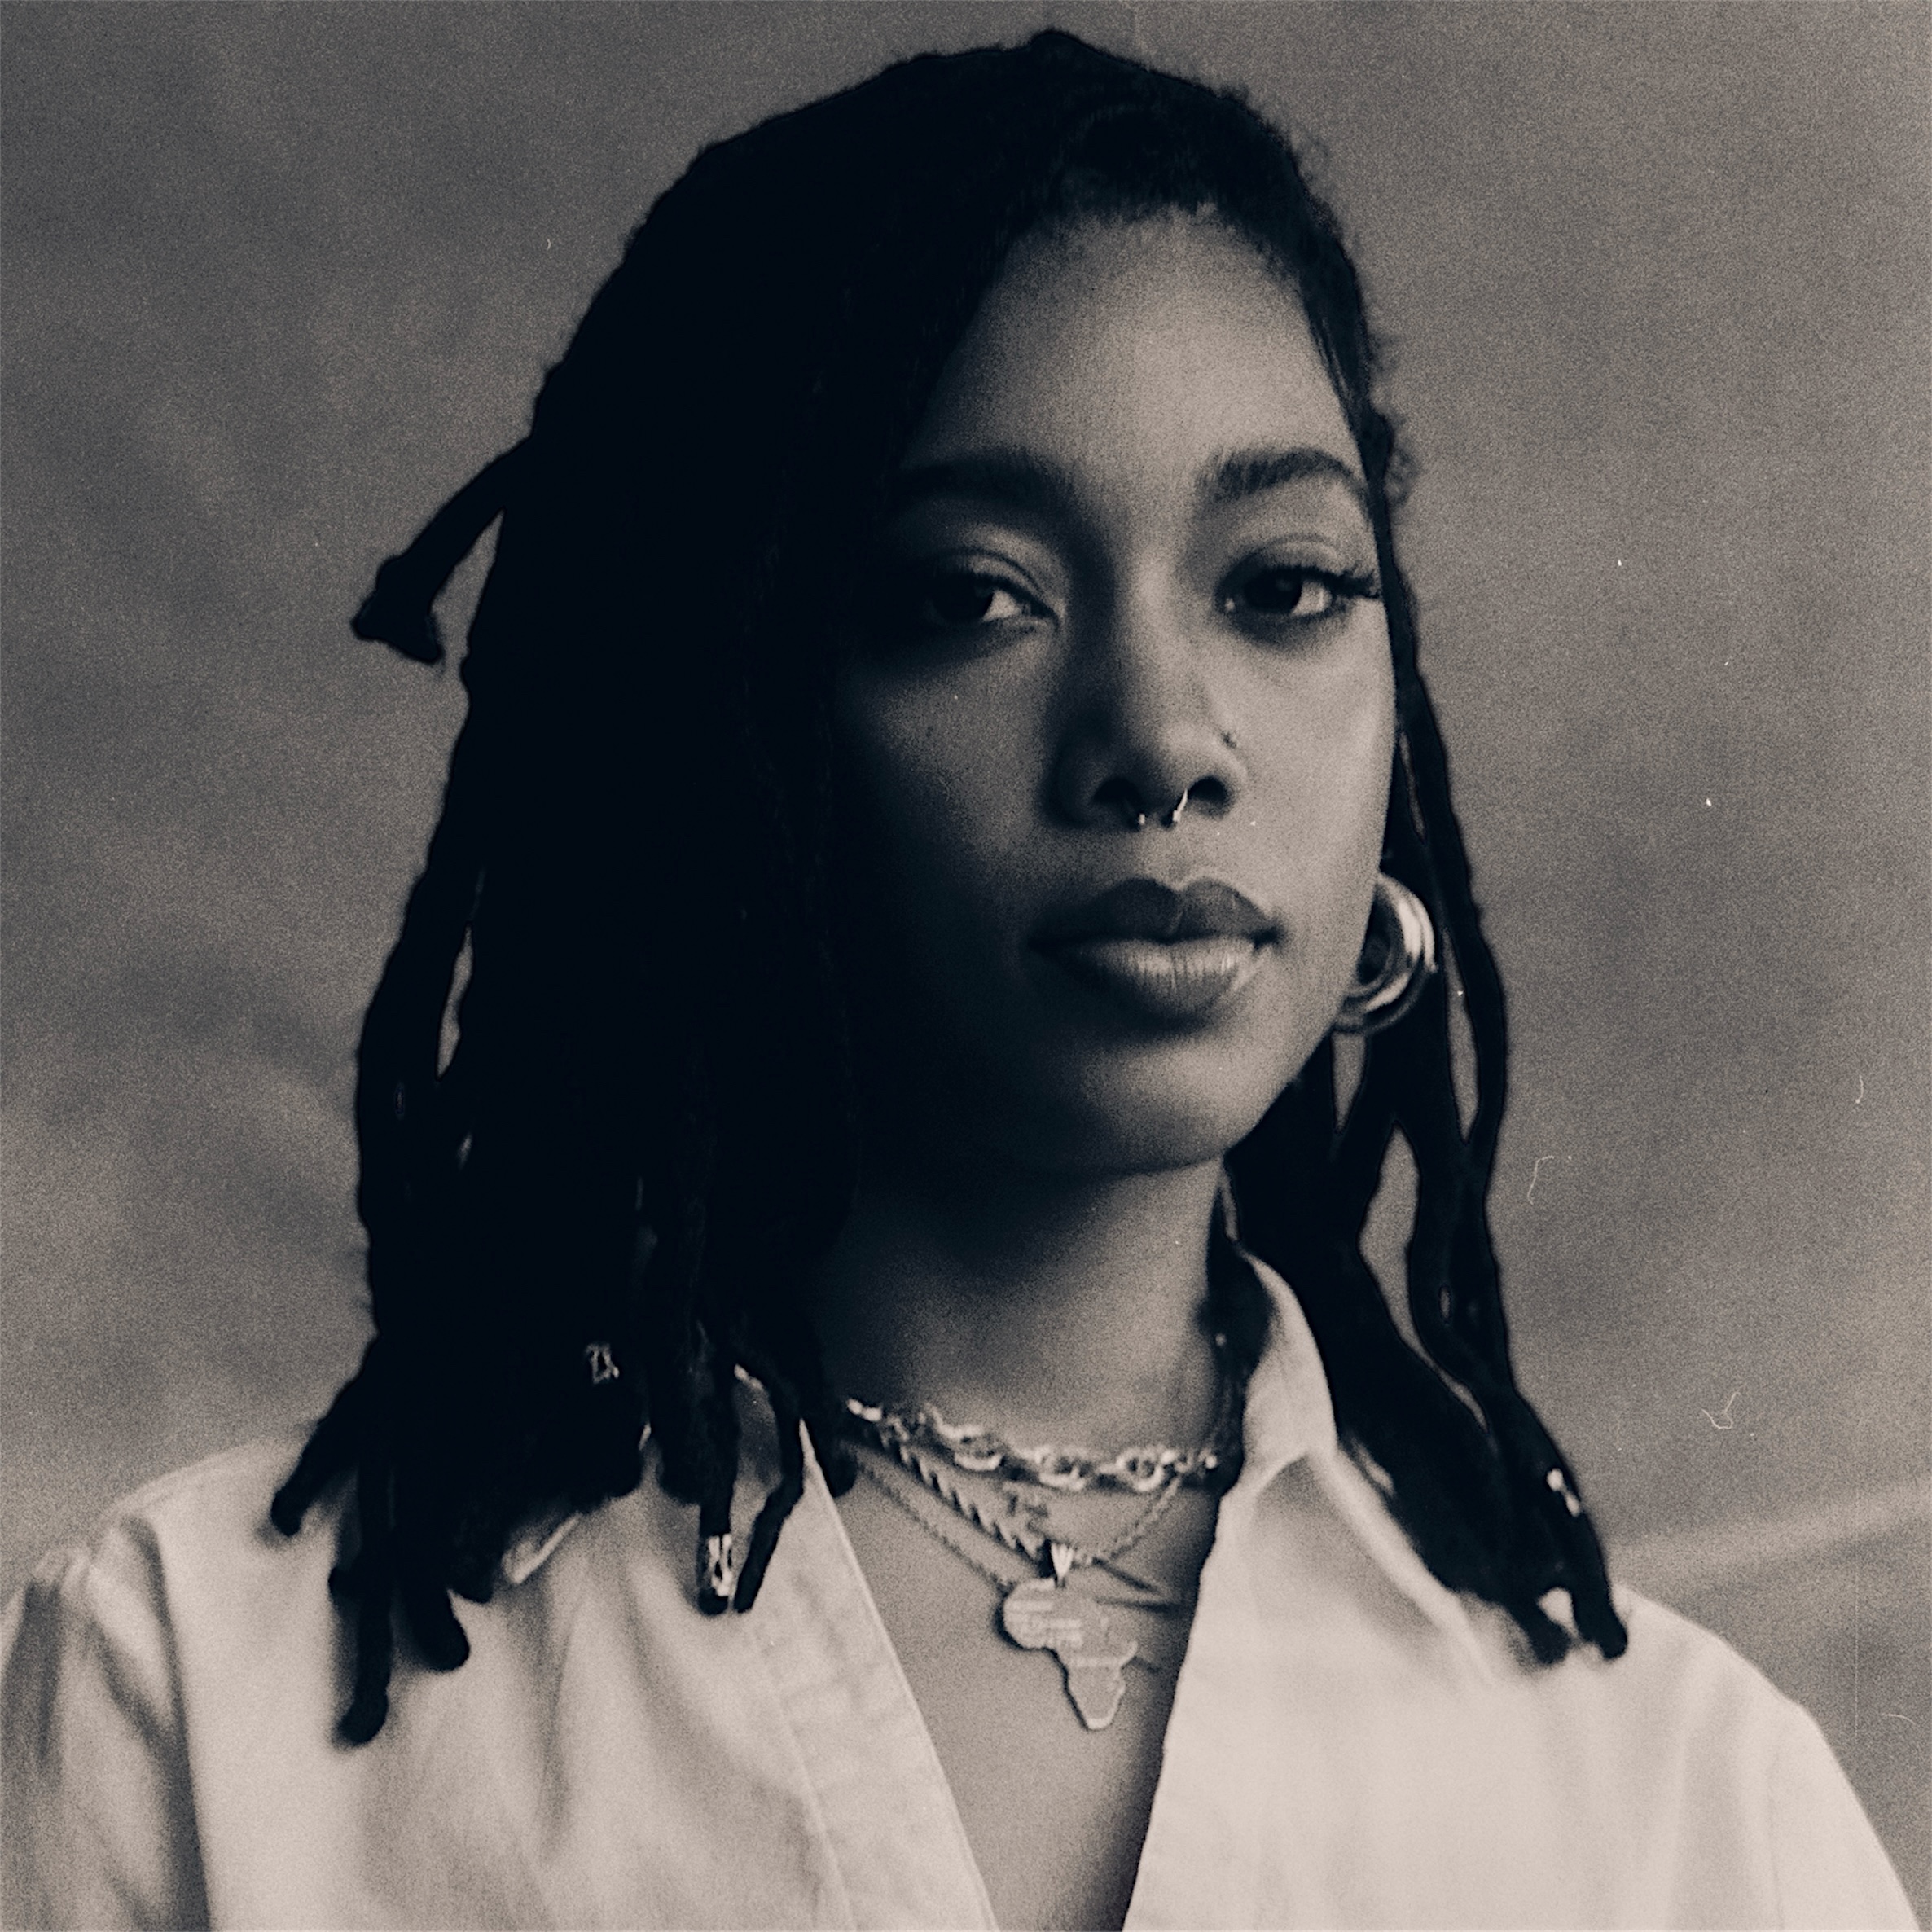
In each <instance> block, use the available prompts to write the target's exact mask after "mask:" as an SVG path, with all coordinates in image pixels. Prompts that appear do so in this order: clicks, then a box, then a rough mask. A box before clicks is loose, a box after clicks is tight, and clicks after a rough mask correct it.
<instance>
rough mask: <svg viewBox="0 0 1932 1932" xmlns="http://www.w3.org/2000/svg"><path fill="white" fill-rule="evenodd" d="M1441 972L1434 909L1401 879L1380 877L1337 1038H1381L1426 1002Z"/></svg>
mask: <svg viewBox="0 0 1932 1932" xmlns="http://www.w3.org/2000/svg"><path fill="white" fill-rule="evenodd" d="M1435 969H1436V929H1435V926H1434V924H1433V922H1432V921H1431V920H1430V919H1429V908H1428V907H1426V906H1425V905H1424V904H1423V902H1421V900H1420V899H1419V898H1417V897H1416V894H1414V893H1412V892H1411V891H1410V890H1409V889H1408V888H1407V886H1406V885H1403V883H1402V881H1401V880H1399V879H1391V878H1390V876H1389V875H1388V874H1387V873H1386V872H1377V874H1376V876H1375V903H1374V905H1373V906H1372V907H1371V908H1370V911H1369V914H1368V933H1367V934H1366V936H1365V937H1363V941H1362V956H1361V959H1360V960H1359V963H1358V964H1357V965H1356V968H1355V984H1354V985H1353V986H1350V988H1349V990H1348V991H1347V992H1346V994H1345V995H1343V996H1342V1001H1341V1012H1338V1013H1337V1015H1336V1016H1335V1030H1336V1032H1337V1033H1380V1032H1381V1030H1382V1029H1383V1028H1384V1027H1385V1026H1393V1025H1394V1024H1395V1022H1396V1021H1398V1020H1399V1019H1401V1018H1402V1017H1403V1015H1404V1014H1406V1013H1407V1012H1408V1010H1409V1009H1410V1008H1412V1006H1414V1004H1415V1003H1416V1001H1417V1000H1418V999H1420V997H1421V996H1422V989H1423V988H1424V987H1425V986H1427V985H1428V984H1429V977H1430V975H1431V974H1433V973H1434V971H1435Z"/></svg>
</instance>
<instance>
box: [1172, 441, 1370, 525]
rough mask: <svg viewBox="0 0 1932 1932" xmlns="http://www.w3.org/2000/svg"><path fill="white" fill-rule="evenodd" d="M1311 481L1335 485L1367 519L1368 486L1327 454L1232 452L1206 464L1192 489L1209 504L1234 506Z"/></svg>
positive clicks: (1304, 450)
mask: <svg viewBox="0 0 1932 1932" xmlns="http://www.w3.org/2000/svg"><path fill="white" fill-rule="evenodd" d="M1311 479H1312V480H1314V481H1321V482H1328V483H1339V484H1340V485H1341V487H1342V488H1343V489H1344V490H1346V491H1347V492H1348V493H1349V494H1350V496H1351V497H1353V498H1355V503H1356V505H1357V507H1359V509H1360V510H1361V512H1362V514H1363V516H1368V485H1367V484H1366V483H1364V482H1363V481H1362V478H1361V476H1360V475H1359V473H1358V472H1357V471H1356V469H1355V466H1354V465H1353V464H1352V463H1345V462H1343V460H1342V459H1341V458H1340V457H1339V456H1337V455H1336V454H1333V452H1332V451H1330V450H1315V449H1307V448H1302V449H1294V450H1233V451H1232V452H1230V453H1229V454H1227V455H1225V456H1221V457H1217V458H1216V459H1215V460H1214V462H1213V463H1210V464H1209V465H1208V467H1207V468H1205V470H1203V471H1202V472H1201V476H1200V478H1199V480H1198V481H1197V484H1196V489H1197V491H1198V492H1199V494H1200V495H1201V497H1202V498H1204V499H1205V501H1207V502H1209V503H1240V502H1241V501H1242V500H1243V499H1244V498H1247V497H1251V496H1259V495H1261V494H1262V492H1263V491H1265V490H1278V489H1279V488H1280V486H1281V485H1283V484H1284V483H1301V482H1306V481H1310V480H1311Z"/></svg>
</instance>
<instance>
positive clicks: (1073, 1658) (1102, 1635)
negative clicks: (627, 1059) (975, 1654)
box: [999, 1565, 1138, 1731]
mask: <svg viewBox="0 0 1932 1932" xmlns="http://www.w3.org/2000/svg"><path fill="white" fill-rule="evenodd" d="M1055 1567H1056V1568H1058V1567H1059V1566H1058V1565H1055ZM999 1623H1000V1627H1001V1628H1002V1629H1003V1631H1005V1632H1006V1634H1007V1635H1008V1636H1009V1637H1010V1638H1011V1639H1012V1640H1013V1642H1014V1643H1016V1644H1018V1645H1019V1646H1020V1648H1021V1649H1022V1650H1051V1651H1052V1653H1053V1654H1054V1655H1055V1656H1056V1658H1059V1659H1060V1667H1061V1668H1062V1669H1063V1670H1064V1671H1065V1672H1066V1674H1067V1695H1068V1696H1069V1697H1071V1698H1072V1699H1073V1701H1074V1709H1075V1710H1077V1711H1078V1712H1079V1713H1080V1721H1081V1722H1082V1723H1083V1724H1085V1725H1086V1726H1087V1729H1088V1730H1090V1731H1104V1730H1105V1729H1106V1728H1107V1727H1108V1726H1109V1724H1110V1723H1113V1714H1114V1713H1115V1712H1116V1711H1117V1710H1119V1709H1120V1701H1121V1699H1122V1697H1124V1696H1125V1695H1126V1688H1127V1684H1126V1678H1124V1677H1123V1676H1122V1675H1121V1671H1122V1666H1124V1665H1126V1664H1127V1663H1128V1662H1131V1660H1132V1659H1133V1658H1135V1656H1136V1655H1137V1654H1138V1652H1137V1651H1136V1649H1135V1644H1134V1640H1133V1639H1132V1638H1131V1637H1110V1636H1109V1635H1108V1628H1109V1618H1108V1616H1107V1614H1106V1612H1105V1611H1104V1610H1103V1609H1101V1608H1100V1605H1098V1604H1096V1603H1094V1602H1093V1601H1092V1600H1091V1599H1089V1598H1087V1597H1084V1596H1076V1595H1075V1594H1074V1592H1072V1591H1070V1590H1067V1589H1064V1588H1062V1587H1060V1584H1059V1583H1056V1581H1055V1580H1054V1579H1053V1578H1052V1577H1029V1578H1028V1579H1027V1580H1026V1581H1025V1583H1019V1584H1016V1586H1015V1587H1013V1588H1012V1589H1011V1590H1009V1591H1008V1592H1007V1594H1006V1600H1005V1601H1004V1602H1003V1604H1001V1605H1000V1606H999Z"/></svg>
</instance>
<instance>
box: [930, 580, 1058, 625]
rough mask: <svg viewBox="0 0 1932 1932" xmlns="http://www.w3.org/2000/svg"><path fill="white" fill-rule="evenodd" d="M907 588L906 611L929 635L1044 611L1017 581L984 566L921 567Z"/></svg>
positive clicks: (1012, 621)
mask: <svg viewBox="0 0 1932 1932" xmlns="http://www.w3.org/2000/svg"><path fill="white" fill-rule="evenodd" d="M908 589H909V591H910V593H911V595H909V596H908V598H907V607H908V608H907V615H908V616H909V617H911V620H912V623H913V625H914V626H915V627H916V629H917V630H921V631H923V632H924V633H925V634H926V635H928V636H946V635H954V636H956V635H958V634H960V633H961V632H964V631H971V630H986V629H991V628H993V627H994V626H998V625H1001V624H1011V623H1014V622H1017V621H1023V620H1025V619H1027V618H1030V617H1039V616H1041V615H1042V614H1043V613H1042V611H1041V608H1040V606H1039V604H1038V603H1036V602H1035V601H1034V599H1033V598H1031V597H1030V596H1029V595H1027V594H1026V592H1025V591H1022V590H1021V589H1020V587H1019V586H1017V585H1016V584H1012V583H1009V582H1007V581H1006V580H1005V579H1004V578H1003V577H995V576H993V575H992V574H990V573H988V572H986V571H983V570H970V569H960V568H957V567H955V568H953V569H935V570H928V571H923V572H920V573H918V574H917V575H916V576H915V577H914V578H913V580H912V582H911V584H910V586H908Z"/></svg>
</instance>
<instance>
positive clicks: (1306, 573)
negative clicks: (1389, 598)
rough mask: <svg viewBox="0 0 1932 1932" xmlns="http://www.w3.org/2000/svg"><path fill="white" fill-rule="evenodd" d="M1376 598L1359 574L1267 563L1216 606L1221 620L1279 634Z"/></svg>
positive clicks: (1375, 588) (1372, 583) (1371, 582)
mask: <svg viewBox="0 0 1932 1932" xmlns="http://www.w3.org/2000/svg"><path fill="white" fill-rule="evenodd" d="M1380 595H1381V586H1380V585H1378V584H1377V582H1376V580H1375V579H1374V578H1373V577H1371V576H1368V575H1367V574H1366V573H1363V572H1360V571H1350V570H1328V569H1323V568H1321V567H1319V566H1318V565H1315V564H1266V565H1264V566H1263V567H1262V569H1258V570H1251V571H1249V573H1247V574H1246V575H1245V576H1244V577H1241V578H1240V580H1239V581H1238V582H1236V583H1234V584H1232V585H1231V586H1229V587H1228V588H1227V589H1226V590H1224V591H1223V592H1222V593H1221V595H1220V598H1219V599H1218V602H1219V605H1220V608H1221V612H1222V614H1223V616H1225V617H1234V618H1236V619H1237V620H1245V621H1249V622H1250V623H1253V624H1256V625H1258V626H1261V627H1262V628H1264V629H1268V630H1281V629H1285V628H1289V627H1296V626H1302V625H1307V624H1319V623H1320V622H1322V621H1324V619H1327V618H1330V617H1341V616H1343V615H1345V614H1346V613H1347V611H1348V610H1349V609H1350V607H1351V606H1352V605H1354V604H1356V603H1357V602H1359V601H1360V600H1361V599H1364V598H1375V597H1379V596H1380Z"/></svg>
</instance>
